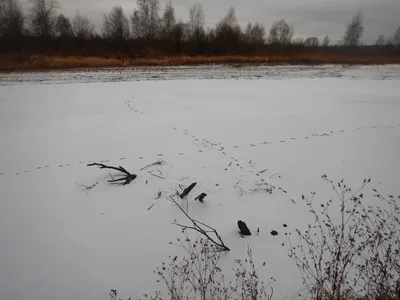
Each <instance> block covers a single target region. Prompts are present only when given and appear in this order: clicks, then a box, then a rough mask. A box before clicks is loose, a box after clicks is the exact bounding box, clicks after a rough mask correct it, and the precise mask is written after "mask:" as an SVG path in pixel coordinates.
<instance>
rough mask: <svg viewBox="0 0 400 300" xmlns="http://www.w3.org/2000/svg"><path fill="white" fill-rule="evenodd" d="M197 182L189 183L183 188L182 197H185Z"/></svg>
mask: <svg viewBox="0 0 400 300" xmlns="http://www.w3.org/2000/svg"><path fill="white" fill-rule="evenodd" d="M196 184H197V182H193V183H192V184H191V185H189V186H188V187H187V188H186V189H184V190H183V192H182V194H180V195H179V197H180V198H181V199H183V198H185V197H186V196H187V195H188V194H189V193H190V192H191V191H192V190H193V188H194V187H195V186H196Z"/></svg>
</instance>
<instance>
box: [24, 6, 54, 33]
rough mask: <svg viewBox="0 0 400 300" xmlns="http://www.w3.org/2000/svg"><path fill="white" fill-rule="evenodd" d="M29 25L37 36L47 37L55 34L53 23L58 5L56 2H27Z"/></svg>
mask: <svg viewBox="0 0 400 300" xmlns="http://www.w3.org/2000/svg"><path fill="white" fill-rule="evenodd" d="M29 2H30V4H31V9H30V15H29V17H30V23H31V29H32V31H33V33H34V34H35V35H37V36H42V37H49V36H53V35H54V34H55V23H56V18H57V10H58V8H59V4H58V2H57V1H56V0H29Z"/></svg>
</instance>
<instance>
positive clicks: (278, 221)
mask: <svg viewBox="0 0 400 300" xmlns="http://www.w3.org/2000/svg"><path fill="white" fill-rule="evenodd" d="M396 68H397V69H396ZM337 69H339V68H338V67H335V68H333V67H332V69H330V68H329V67H325V68H324V69H322V68H320V69H319V70H318V72H317V71H316V70H314V69H309V70H308V71H307V70H306V69H302V70H299V69H298V70H297V73H296V72H294V71H292V72H291V73H290V76H286V75H285V74H286V73H281V76H278V75H276V76H275V75H274V76H272V77H269V76H267V75H266V76H263V77H261V78H258V77H257V78H258V80H248V79H244V78H242V77H243V76H242V75H243V73H241V72H242V71H241V69H233V70H230V71H229V72H230V73H229V74H230V75H232V74H236V75H235V77H237V78H236V79H220V77H218V76H217V78H219V80H207V79H203V78H204V77H203V75H202V74H205V71H204V70H202V71H199V72H200V75H199V76H198V77H196V74H197V73H196V70H195V69H194V68H192V69H190V68H189V69H178V70H179V71H177V72H178V75H176V76H175V75H170V77H168V79H173V80H164V81H156V80H145V79H146V78H147V77H141V79H140V81H129V78H125V80H124V82H122V80H121V81H118V80H115V81H116V82H104V81H114V80H99V81H103V82H93V81H95V80H93V78H94V77H91V76H92V75H93V74H89V75H88V77H89V78H91V79H90V80H85V75H84V74H83V73H66V74H67V75H66V74H56V73H52V75H51V77H48V79H46V80H47V81H46V80H45V81H43V80H41V81H40V82H36V80H35V76H38V77H40V76H44V75H40V74H37V75H35V74H27V75H24V74H18V76H19V77H18V78H16V77H15V75H12V76H11V75H10V76H9V77H5V76H6V75H2V76H3V77H2V78H1V79H0V80H1V83H0V133H1V139H0V149H1V156H0V174H1V175H0V241H1V246H0V298H1V299H7V300H20V299H31V300H44V299H60V300H64V299H65V300H67V299H85V300H94V299H96V300H97V299H108V292H109V290H110V289H118V291H119V292H120V293H121V296H123V297H124V298H128V297H132V299H136V298H138V297H139V296H141V295H142V294H143V293H150V294H151V293H152V292H153V291H154V290H155V289H157V288H159V286H158V285H157V284H156V283H155V281H156V279H157V277H155V275H154V274H153V270H154V269H155V268H156V267H157V266H159V265H160V263H161V262H162V261H164V260H166V259H167V258H168V255H169V254H173V253H176V251H178V249H177V248H176V247H175V246H173V245H170V244H169V242H170V241H174V240H175V239H176V237H179V236H180V230H179V229H178V228H177V227H176V226H175V225H173V224H172V222H173V220H174V219H175V218H177V219H179V220H180V221H182V222H184V218H183V217H182V214H181V213H180V212H179V211H178V209H177V208H176V207H174V206H173V205H172V204H171V203H170V202H169V201H168V200H167V199H166V196H168V195H170V194H172V193H173V192H174V191H175V190H177V189H179V184H181V185H185V186H188V185H189V184H190V183H192V182H198V185H197V186H196V187H195V189H194V190H193V191H192V192H191V194H189V197H188V199H189V200H188V201H189V213H190V214H191V215H192V216H193V217H195V218H197V219H199V220H202V221H204V222H206V223H207V224H210V225H212V226H213V227H215V228H216V229H217V230H218V232H219V233H220V234H221V236H222V238H223V239H224V241H225V243H226V244H227V245H228V246H229V247H230V248H231V251H230V252H229V253H227V254H225V255H224V256H223V259H222V264H223V266H225V267H226V268H227V270H228V271H229V270H230V269H231V267H232V263H233V261H234V260H235V259H241V258H244V257H245V254H246V249H247V248H246V247H247V245H250V246H251V247H252V249H253V254H254V258H255V260H256V261H257V262H258V263H259V264H261V263H262V262H263V261H266V264H267V267H266V268H265V269H262V270H261V275H262V277H263V279H264V280H265V281H267V282H268V280H269V277H271V276H274V277H275V278H276V279H277V282H276V284H275V295H276V297H277V298H282V297H283V296H285V295H286V294H288V295H289V296H291V295H293V294H294V293H295V292H296V291H297V290H298V289H299V288H301V278H300V274H299V272H298V271H297V269H296V267H295V265H294V263H293V262H292V261H290V260H289V258H288V257H287V252H286V251H285V250H284V248H282V246H281V243H282V241H284V240H285V236H284V232H285V231H290V230H293V229H294V228H300V229H302V228H304V226H305V224H307V221H308V217H309V215H308V214H307V210H306V208H305V207H304V205H303V204H301V202H300V201H299V199H300V198H301V195H302V194H309V193H310V192H317V195H316V196H315V197H316V201H317V200H321V201H323V200H326V199H327V198H329V197H331V196H333V194H332V193H331V190H330V188H329V186H327V184H326V183H325V182H323V181H322V180H321V175H323V174H328V176H329V177H330V178H331V179H334V180H340V179H341V178H344V179H345V180H346V182H348V183H349V184H350V185H352V186H353V187H358V186H359V185H360V183H361V181H362V180H363V179H364V178H366V177H372V179H373V181H374V182H375V187H378V188H380V189H381V191H382V192H383V193H385V192H387V193H392V194H396V195H397V194H398V193H399V189H398V183H399V182H400V172H399V171H398V170H399V167H400V156H399V153H400V121H399V120H400V78H399V76H398V74H396V72H393V71H392V70H398V66H394V67H393V66H392V67H387V69H385V67H380V68H379V71H377V74H374V72H373V69H372V68H369V69H368V71H365V67H360V68H353V69H352V70H348V69H347V70H346V71H345V72H347V73H346V74H353V75H349V76H347V75H346V76H339V77H338V76H337V73H335V72H336V71H337ZM270 70H272V68H271V69H270ZM264 71H265V69H263V68H260V69H257V68H254V70H253V71H252V72H254V73H253V74H255V73H256V72H260V73H262V72H264ZM364 71H365V72H364ZM153 72H154V73H157V71H153ZM185 72H186V73H185ZM215 72H218V71H215ZM235 72H236V73H235ZM341 72H344V71H341ZM171 73H174V71H171ZM317 73H319V74H320V75H318V76H317V75H316V74H317ZM389 73H390V74H394V75H393V76H392V77H391V78H390V79H391V80H382V78H383V77H384V76H381V75H382V74H389ZM74 74H75V75H74ZM77 74H78V75H77ZM130 74H134V72H133V71H132V72H131V73H130ZM182 74H184V75H182ZM219 74H222V72H220V73H219ZM293 74H297V75H293ZM310 74H311V75H310ZM321 74H322V75H321ZM332 74H333V75H332ZM341 74H343V73H341ZM363 74H366V75H365V76H363ZM74 76H75V77H74ZM101 76H104V77H106V78H110V77H109V74H107V72H104V73H98V77H96V78H100V77H101ZM107 76H108V77H107ZM352 76H356V79H354V78H352ZM189 77H193V78H195V79H188V78H189ZM244 77H245V78H249V77H248V76H244ZM317 77H321V78H317ZM71 78H76V79H71ZM196 78H197V79H196ZM198 78H202V79H201V80H200V79H198ZM211 78H215V77H211ZM230 78H232V77H230ZM147 79H148V78H147ZM181 79H185V80H181ZM276 79H284V80H276ZM135 80H136V79H135ZM19 81H21V82H19ZM81 82H84V83H81ZM27 83H28V84H27ZM39 83H40V84H39ZM56 83H65V84H56ZM222 147H223V148H222ZM158 159H162V160H165V162H166V164H165V165H163V166H157V167H152V168H149V169H145V170H142V171H140V168H142V167H143V166H145V165H147V164H150V163H152V162H154V161H156V160H158ZM92 161H94V162H100V161H103V162H106V163H107V164H110V165H122V166H124V167H125V168H126V169H127V170H129V171H131V172H133V173H136V174H138V178H137V179H136V180H135V181H133V182H132V183H131V184H129V185H127V186H124V187H118V186H110V185H109V184H107V182H106V180H107V179H106V176H107V172H106V171H104V170H100V169H98V168H95V167H87V166H86V164H87V163H89V162H92ZM229 165H230V166H229ZM225 169H226V170H225ZM264 169H268V170H267V171H266V172H264V173H262V174H261V175H259V176H257V175H256V173H257V172H259V171H261V170H264ZM156 170H160V171H161V173H160V172H157V171H156ZM149 171H153V172H154V174H157V175H160V176H162V177H163V178H165V179H161V178H158V177H156V176H153V175H151V174H150V173H148V172H149ZM279 176H280V177H281V178H279ZM261 179H264V180H265V181H266V182H268V183H270V184H272V185H274V186H275V187H276V189H275V190H274V192H273V193H272V195H269V194H267V193H265V192H254V193H246V191H248V190H250V189H252V188H254V187H255V185H256V184H257V183H260V182H261ZM96 182H98V184H97V185H96V186H95V187H94V188H93V189H91V190H89V191H87V193H86V192H85V191H83V190H81V189H80V188H79V185H80V184H82V183H83V184H85V185H88V186H89V185H92V184H95V183H96ZM235 185H236V186H237V187H235ZM279 188H281V189H282V190H285V191H286V192H287V193H284V192H283V191H282V190H281V189H279ZM240 189H242V190H243V191H244V193H243V195H241V192H240ZM159 191H163V192H164V193H163V196H162V197H161V198H160V199H158V200H155V197H156V196H157V193H158V192H159ZM201 192H206V193H207V194H208V196H207V197H206V198H205V203H204V204H201V203H199V202H197V201H196V202H195V201H194V200H193V199H194V197H195V196H197V195H198V194H200V193H201ZM291 199H294V200H295V201H296V204H293V203H292V202H291V201H290V200H291ZM153 204H155V205H154V206H153V207H152V208H151V209H150V210H147V209H148V208H149V207H150V206H151V205H153ZM239 219H241V220H243V221H245V222H246V223H247V225H248V226H249V227H250V229H251V230H252V231H253V232H254V233H255V231H256V229H257V227H259V228H260V235H258V236H257V235H256V234H253V235H252V236H251V237H248V238H241V237H240V236H239V235H238V233H237V231H238V229H237V225H236V223H237V221H238V220H239ZM283 223H287V224H288V228H287V229H285V228H283V227H282V225H283ZM273 229H275V230H277V231H278V232H279V235H278V236H276V237H274V236H271V235H270V233H269V232H270V231H271V230H273Z"/></svg>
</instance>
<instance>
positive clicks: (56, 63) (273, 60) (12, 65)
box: [0, 51, 400, 72]
mask: <svg viewBox="0 0 400 300" xmlns="http://www.w3.org/2000/svg"><path fill="white" fill-rule="evenodd" d="M399 63H400V57H399V56H393V55H389V54H386V53H382V55H377V54H360V53H340V52H328V51H327V52H324V51H319V52H314V53H311V52H310V53H298V54H286V55H285V54H282V55H259V56H239V55H232V56H172V57H159V58H137V59H131V58H106V57H84V56H45V55H30V56H20V55H7V56H0V71H2V72H12V71H42V70H63V69H65V70H67V69H86V68H121V67H139V66H141V67H145V66H160V67H162V66H184V65H206V64H310V65H312V64H399Z"/></svg>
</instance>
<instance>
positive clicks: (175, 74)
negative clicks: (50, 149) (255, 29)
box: [0, 65, 400, 85]
mask: <svg viewBox="0 0 400 300" xmlns="http://www.w3.org/2000/svg"><path fill="white" fill-rule="evenodd" d="M304 77H307V78H349V79H361V78H364V79H366V78H368V79H379V80H385V79H400V65H387V66H381V65H370V66H348V65H322V66H314V67H310V66H307V65H305V66H303V65H299V66H290V65H289V66H288V65H278V66H255V65H237V66H226V65H212V66H209V65H203V66H195V67H192V66H183V67H143V68H133V69H130V68H126V69H108V70H104V69H101V70H93V69H91V70H81V71H72V72H71V71H67V72H64V71H56V72H51V71H49V72H45V73H37V72H34V73H12V74H1V73H0V85H9V84H16V83H33V84H39V83H42V84H49V83H82V82H115V81H118V82H121V81H143V80H145V81H150V80H151V81H160V80H178V79H180V80H183V79H265V78H268V79H287V78H304Z"/></svg>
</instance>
